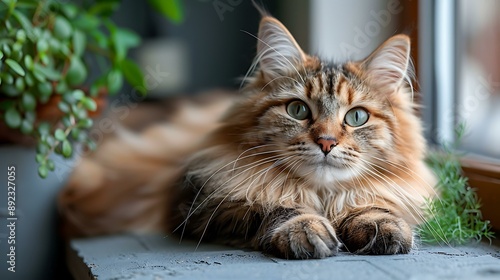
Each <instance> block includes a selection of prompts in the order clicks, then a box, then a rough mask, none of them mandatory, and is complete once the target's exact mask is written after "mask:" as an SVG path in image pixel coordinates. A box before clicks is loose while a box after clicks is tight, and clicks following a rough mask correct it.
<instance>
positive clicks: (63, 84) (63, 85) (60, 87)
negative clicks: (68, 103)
mask: <svg viewBox="0 0 500 280" xmlns="http://www.w3.org/2000/svg"><path fill="white" fill-rule="evenodd" d="M66 91H68V85H67V84H66V82H65V81H59V83H57V85H56V92H57V93H58V94H63V93H65V92H66Z"/></svg>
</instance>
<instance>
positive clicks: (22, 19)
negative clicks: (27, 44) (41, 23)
mask: <svg viewBox="0 0 500 280" xmlns="http://www.w3.org/2000/svg"><path fill="white" fill-rule="evenodd" d="M12 15H13V16H14V18H15V19H16V20H17V21H18V22H19V24H20V25H21V27H22V28H23V29H24V31H25V32H26V33H27V34H28V37H29V38H30V40H32V41H33V40H34V39H35V38H34V36H33V25H31V21H30V20H29V19H28V18H27V17H26V16H25V15H24V14H23V13H22V12H20V11H19V10H13V11H12Z"/></svg>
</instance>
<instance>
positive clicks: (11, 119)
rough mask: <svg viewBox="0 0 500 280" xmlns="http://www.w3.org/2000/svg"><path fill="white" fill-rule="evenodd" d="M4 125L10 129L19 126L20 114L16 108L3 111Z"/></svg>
mask: <svg viewBox="0 0 500 280" xmlns="http://www.w3.org/2000/svg"><path fill="white" fill-rule="evenodd" d="M4 118H5V123H6V124H7V126H8V127H10V128H18V127H19V126H20V125H21V114H19V112H18V111H17V110H16V108H13V107H12V108H9V109H7V111H5V115H4Z"/></svg>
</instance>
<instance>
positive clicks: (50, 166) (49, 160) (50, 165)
mask: <svg viewBox="0 0 500 280" xmlns="http://www.w3.org/2000/svg"><path fill="white" fill-rule="evenodd" d="M47 167H48V168H49V170H50V171H54V170H55V169H56V165H55V164H54V161H53V160H51V159H50V158H49V159H47Z"/></svg>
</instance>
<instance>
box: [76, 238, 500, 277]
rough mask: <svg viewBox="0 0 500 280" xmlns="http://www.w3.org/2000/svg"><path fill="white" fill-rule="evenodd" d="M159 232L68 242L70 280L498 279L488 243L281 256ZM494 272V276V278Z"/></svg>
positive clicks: (496, 251) (499, 254)
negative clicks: (386, 251) (391, 252)
mask: <svg viewBox="0 0 500 280" xmlns="http://www.w3.org/2000/svg"><path fill="white" fill-rule="evenodd" d="M196 246H197V243H196V242H193V241H188V240H184V241H182V243H179V241H178V239H176V238H175V237H171V236H164V235H161V234H158V235H114V236H107V237H96V238H88V239H74V240H72V241H70V243H69V245H68V248H67V249H68V250H67V263H68V266H69V269H70V271H71V273H72V274H73V277H74V278H75V279H173V278H175V279H329V278H332V277H333V278H338V279H344V278H346V279H347V278H349V279H375V280H378V279H389V278H390V279H428V278H436V277H437V278H440V279H441V278H446V279H456V278H460V279H475V278H477V276H478V275H481V276H482V275H485V276H487V277H491V279H493V278H495V277H497V278H498V277H500V271H499V270H498V267H500V259H499V258H500V248H499V247H497V246H495V245H491V246H490V244H489V243H474V244H470V245H468V246H460V247H456V248H452V247H450V246H420V248H418V249H414V250H412V251H411V252H410V254H408V255H387V256H361V255H353V254H350V253H345V252H341V253H339V254H338V255H337V256H334V257H330V258H326V259H322V260H307V261H296V260H283V259H279V258H274V257H272V256H268V255H265V254H262V253H260V252H256V251H248V250H240V249H236V248H231V247H225V246H219V245H214V244H201V246H200V247H199V248H197V247H196ZM495 275H496V276H495Z"/></svg>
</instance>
